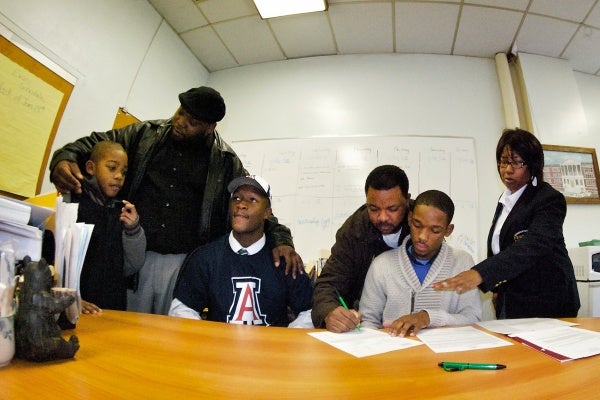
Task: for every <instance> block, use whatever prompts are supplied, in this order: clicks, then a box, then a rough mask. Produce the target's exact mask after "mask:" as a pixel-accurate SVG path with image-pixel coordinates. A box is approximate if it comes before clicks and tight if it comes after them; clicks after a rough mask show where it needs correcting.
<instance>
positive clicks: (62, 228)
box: [54, 196, 94, 324]
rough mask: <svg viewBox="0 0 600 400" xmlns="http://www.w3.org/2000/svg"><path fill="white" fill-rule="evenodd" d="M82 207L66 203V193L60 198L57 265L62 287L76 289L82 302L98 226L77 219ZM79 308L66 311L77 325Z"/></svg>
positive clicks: (58, 202)
mask: <svg viewBox="0 0 600 400" xmlns="http://www.w3.org/2000/svg"><path fill="white" fill-rule="evenodd" d="M78 208H79V204H78V203H65V202H64V201H63V198H62V196H59V197H58V198H57V200H56V221H55V230H56V235H55V236H56V238H55V242H56V250H55V261H54V266H55V268H56V272H57V273H58V276H59V278H60V279H61V284H62V287H67V288H71V289H75V290H76V293H77V296H78V300H77V301H78V304H79V299H80V298H81V293H80V291H79V278H80V276H81V269H82V268H83V262H84V261H85V255H86V253H87V248H88V245H89V243H90V239H91V237H92V232H93V229H94V225H92V224H84V223H82V222H76V221H77V211H78ZM61 284H59V286H60V285H61ZM79 311H80V310H79V308H77V309H74V308H72V307H69V308H68V309H67V310H66V311H65V312H66V314H67V319H68V320H69V321H70V322H71V323H73V324H75V323H76V322H77V320H78V318H79Z"/></svg>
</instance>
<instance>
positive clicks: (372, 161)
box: [233, 136, 479, 264]
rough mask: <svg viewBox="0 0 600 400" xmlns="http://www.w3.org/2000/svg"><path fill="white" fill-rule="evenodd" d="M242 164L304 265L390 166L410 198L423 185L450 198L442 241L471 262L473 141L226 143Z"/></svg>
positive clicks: (323, 251)
mask: <svg viewBox="0 0 600 400" xmlns="http://www.w3.org/2000/svg"><path fill="white" fill-rule="evenodd" d="M233 143H234V145H233V147H234V149H235V150H236V152H237V154H238V156H239V157H240V159H241V160H242V162H243V163H244V166H245V167H246V169H247V170H248V171H249V172H250V173H251V174H255V175H260V176H262V177H263V178H265V179H266V180H267V181H268V182H269V184H270V185H271V194H272V197H273V198H272V207H273V213H274V214H275V215H276V216H277V218H278V219H279V222H280V223H282V224H284V225H286V226H287V227H289V228H290V229H291V231H292V235H293V238H294V245H295V247H296V251H297V252H298V253H299V254H300V255H301V256H302V258H303V260H304V262H305V263H306V264H310V263H311V260H316V259H318V258H327V257H328V256H329V253H330V249H331V246H332V245H333V244H334V242H335V233H336V231H337V230H338V229H339V228H340V227H341V226H342V224H343V222H344V221H345V220H346V219H347V218H348V216H350V215H351V214H352V213H353V212H354V211H355V210H356V209H357V208H358V207H359V206H361V205H362V204H364V202H365V192H364V185H365V180H366V178H367V175H368V174H369V172H371V170H373V168H375V167H376V166H378V165H383V164H395V165H397V166H399V167H400V168H402V169H403V170H404V171H405V172H406V175H407V176H408V179H409V193H410V194H411V198H413V199H414V198H416V196H417V195H418V194H419V193H421V192H422V191H425V190H428V189H438V190H441V191H443V192H445V193H447V194H448V195H450V197H451V198H452V200H453V201H454V204H455V207H456V211H455V214H454V218H453V221H452V222H453V223H454V225H455V228H454V232H453V234H452V236H451V237H449V238H448V239H447V240H448V242H449V243H450V244H452V245H454V246H456V247H460V248H462V249H464V250H466V251H467V252H469V253H470V254H471V255H472V256H473V258H474V259H477V249H478V240H477V238H478V236H479V235H478V221H477V219H478V218H477V216H478V215H479V211H478V208H479V205H478V198H479V197H478V193H477V170H476V160H475V151H474V141H473V138H458V137H425V136H384V137H382V136H377V137H373V136H364V137H321V138H305V139H274V140H252V141H237V142H233Z"/></svg>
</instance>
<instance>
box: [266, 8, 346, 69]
mask: <svg viewBox="0 0 600 400" xmlns="http://www.w3.org/2000/svg"><path fill="white" fill-rule="evenodd" d="M269 24H270V25H271V29H273V32H274V33H275V37H276V38H277V41H278V42H279V44H280V45H281V47H282V48H283V52H284V53H285V55H286V56H287V57H290V58H298V57H309V56H315V55H326V54H335V53H336V49H335V43H334V42H333V35H332V33H331V28H330V26H329V21H328V20H327V14H325V13H324V12H314V13H308V14H301V15H294V16H289V17H281V18H273V19H271V20H269ZM300 37H301V38H302V40H298V38H300Z"/></svg>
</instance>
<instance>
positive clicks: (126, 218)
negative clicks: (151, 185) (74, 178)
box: [72, 141, 146, 314]
mask: <svg viewBox="0 0 600 400" xmlns="http://www.w3.org/2000/svg"><path fill="white" fill-rule="evenodd" d="M127 163H128V161H127V153H126V152H125V150H124V149H123V147H122V146H121V145H120V144H119V143H116V142H111V141H102V142H99V143H97V144H96V145H95V146H94V149H93V150H92V153H91V154H90V159H89V160H88V161H87V162H86V164H85V170H86V173H87V176H86V178H85V180H84V181H83V184H82V194H81V195H79V196H78V197H77V198H73V199H72V200H73V201H74V202H78V203H79V209H78V212H77V222H84V223H87V224H93V225H94V230H93V232H92V237H91V239H90V243H89V246H88V249H87V253H86V256H85V261H84V263H83V268H82V270H81V276H80V279H79V287H80V293H81V298H82V312H83V313H86V314H89V313H92V314H93V313H98V312H101V311H102V308H106V309H111V310H125V309H126V306H127V281H126V278H127V277H128V276H131V275H133V274H135V273H136V272H137V271H139V269H140V268H141V267H142V265H144V260H145V253H146V236H145V233H144V230H143V229H142V227H141V225H140V219H139V215H138V213H137V211H136V209H135V206H134V205H133V204H131V203H129V202H128V201H126V200H118V199H116V196H117V194H118V193H119V191H120V190H121V188H122V187H123V182H124V181H125V175H126V173H127Z"/></svg>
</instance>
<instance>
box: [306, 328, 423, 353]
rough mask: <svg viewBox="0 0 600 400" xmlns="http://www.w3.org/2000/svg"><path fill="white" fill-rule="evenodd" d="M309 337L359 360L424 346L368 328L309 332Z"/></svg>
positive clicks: (416, 341) (412, 340)
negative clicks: (334, 331) (338, 331)
mask: <svg viewBox="0 0 600 400" xmlns="http://www.w3.org/2000/svg"><path fill="white" fill-rule="evenodd" d="M309 335H310V336H312V337H314V338H317V339H319V340H321V341H323V342H325V343H327V344H330V345H331V346H333V347H335V348H336V349H339V350H342V351H345V352H346V353H348V354H352V355H353V356H355V357H359V358H360V357H367V356H372V355H375V354H381V353H387V352H390V351H394V350H402V349H407V348H409V347H413V346H419V345H421V344H423V343H421V342H419V341H418V340H414V339H406V338H402V337H399V336H390V335H389V334H388V333H386V332H382V331H377V330H374V329H367V328H361V329H360V330H352V331H349V332H344V333H333V332H329V331H326V332H309Z"/></svg>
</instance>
